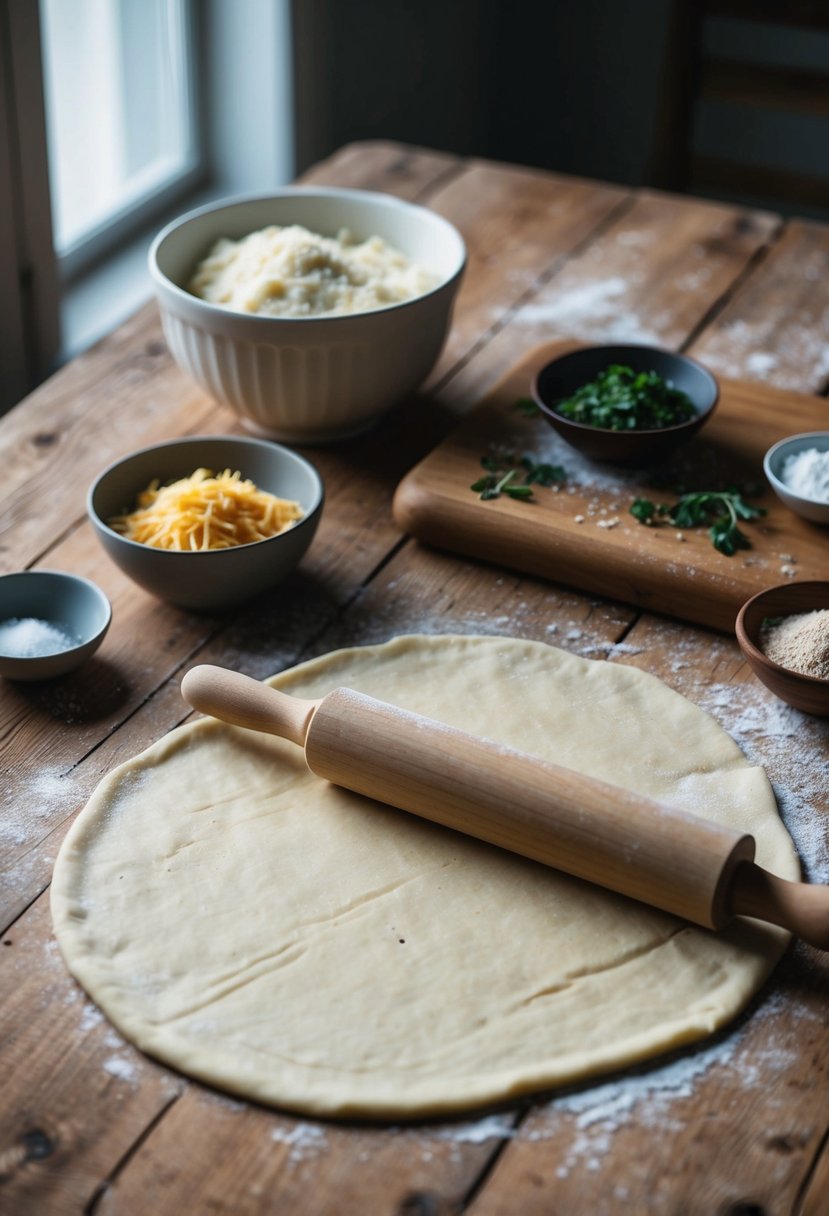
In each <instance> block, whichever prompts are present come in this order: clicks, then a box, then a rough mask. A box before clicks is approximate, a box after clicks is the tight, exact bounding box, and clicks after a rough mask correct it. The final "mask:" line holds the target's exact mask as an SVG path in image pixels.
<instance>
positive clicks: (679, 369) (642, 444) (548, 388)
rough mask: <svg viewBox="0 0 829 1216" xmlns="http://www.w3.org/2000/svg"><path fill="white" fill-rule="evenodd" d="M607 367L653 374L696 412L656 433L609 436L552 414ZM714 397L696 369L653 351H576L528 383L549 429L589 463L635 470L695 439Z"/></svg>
mask: <svg viewBox="0 0 829 1216" xmlns="http://www.w3.org/2000/svg"><path fill="white" fill-rule="evenodd" d="M613 363H620V364H622V365H623V366H626V367H630V368H632V369H633V371H634V372H651V371H653V372H656V373H657V375H659V376H661V377H662V379H663V380H665V381H667V382H668V383H669V384H672V385H673V386H674V388H677V389H680V390H681V391H682V392H683V393H686V394H687V396H688V397H689V399H690V401H691V403H692V404H693V406H694V410H695V411H696V412H695V414H694V416H693V417H692V418H689V419H688V421H687V422H680V423H678V424H677V425H676V426H666V427H662V428H660V429H659V430H640V431H611V430H605V429H604V428H603V427H596V426H587V425H586V424H585V423H583V422H574V421H573V420H572V419H570V418H565V417H564V415H563V414H560V413H559V412H558V411H557V409H556V405H557V403H558V402H559V401H562V400H564V399H566V398H567V397H569V396H571V395H572V394H573V393H574V392H575V391H576V389H578V388H581V387H582V385H584V384H589V383H590V382H591V381H592V380H595V379H596V377H597V376H598V375H599V374H600V373H601V372H603V371H605V370H606V368H608V367H610V366H611V364H613ZM719 395H720V390H719V385H718V384H717V381H716V379H715V378H714V376H712V374H711V372H709V371H708V369H707V368H705V367H703V366H702V364H700V363H697V362H696V360H694V359H689V358H688V356H687V355H678V354H676V353H675V352H674V351H670V350H662V349H661V348H659V347H656V346H638V345H624V346H584V347H580V348H579V349H577V350H573V351H570V352H569V353H568V354H566V355H559V357H558V358H557V359H553V360H552V362H550V363H547V364H546V365H545V366H544V367H542V369H541V371H540V372H539V373H538V375H537V376H536V378H535V382H534V384H533V397H534V398H535V401H536V404H537V405H538V406H539V408H540V409H541V412H542V414H543V415H544V417H545V418H546V419H547V421H548V422H549V424H550V426H552V427H553V429H554V430H556V431H558V433H559V435H561V437H562V438H563V439H566V441H567V442H568V443H569V444H571V445H572V446H573V447H574V448H577V449H578V450H579V451H580V452H581V453H582V454H583V455H584V456H586V457H587V458H588V459H589V460H597V461H603V462H606V463H608V464H617V465H627V466H631V467H639V468H642V467H645V466H646V465H652V464H656V463H658V462H659V461H662V460H664V459H666V457H668V456H670V454H671V452H673V451H674V449H675V448H677V447H679V445H680V444H682V443H686V442H687V441H688V440H689V439H690V438H691V437H692V436H693V435H695V434H696V433H697V431H698V430H699V429H700V427H702V426H704V425H705V423H706V422H707V421H708V419H709V418H710V417H711V415H712V414H713V412H714V408H715V406H716V404H717V401H718V399H719Z"/></svg>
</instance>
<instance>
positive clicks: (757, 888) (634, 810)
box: [181, 665, 829, 950]
mask: <svg viewBox="0 0 829 1216" xmlns="http://www.w3.org/2000/svg"><path fill="white" fill-rule="evenodd" d="M181 693H182V696H183V697H184V699H185V701H187V703H188V704H189V705H192V707H193V708H194V709H198V710H201V711H202V712H203V713H206V714H210V715H212V716H213V717H215V718H221V719H222V720H223V721H225V722H230V723H233V724H234V725H236V726H245V727H249V728H250V729H252V730H260V731H266V732H268V733H269V734H273V735H280V736H282V737H283V738H285V739H290V740H291V741H292V742H293V743H297V744H299V746H300V747H304V748H305V758H306V761H307V763H308V767H309V768H310V769H311V771H312V772H313V773H315V774H316V775H317V776H319V777H324V778H325V779H326V780H328V781H332V782H334V783H335V784H336V785H341V786H344V787H345V788H346V789H349V790H354V791H356V792H357V793H358V794H364V795H365V796H366V797H368V798H374V799H377V800H378V801H380V802H385V803H388V804H390V805H391V806H395V807H399V808H400V809H402V810H405V811H411V812H413V813H414V814H416V815H421V816H423V817H424V818H426V819H431V820H433V821H434V822H435V823H440V824H443V825H444V826H445V827H449V828H454V829H455V830H456V831H459V832H465V833H466V834H467V835H469V836H474V837H476V838H477V839H479V840H486V841H488V842H489V843H490V844H495V845H499V846H500V847H501V848H504V849H509V850H511V851H512V852H513V853H520V854H521V855H522V856H524V857H530V858H532V859H533V860H534V861H540V862H543V863H544V864H545V865H549V866H553V867H554V868H555V869H557V870H562V871H564V872H565V873H566V874H573V875H575V876H576V877H578V878H584V879H587V880H588V881H589V882H593V883H597V884H598V885H599V886H601V887H607V888H609V889H610V890H612V891H618V892H619V893H620V894H622V895H628V896H630V897H631V898H632V899H638V900H641V901H642V902H643V903H646V904H650V905H652V906H653V907H656V908H662V909H663V911H665V912H671V913H673V914H674V915H675V916H681V917H684V918H685V919H687V920H690V921H694V922H695V923H696V924H698V925H703V926H705V927H706V928H710V929H721V928H723V927H724V926H725V925H726V924H728V922H729V920H730V919H731V918H732V917H733V916H753V917H757V918H758V919H760V920H764V921H770V922H771V923H772V924H775V925H780V926H782V927H783V928H784V929H788V930H790V931H791V932H792V933H794V934H796V935H797V936H798V937H801V938H803V939H804V941H807V942H809V943H811V944H812V945H813V946H817V947H818V948H819V949H821V950H827V949H829V886H817V885H814V886H811V885H809V884H806V883H798V882H787V881H786V880H785V879H782V878H777V877H776V876H774V875H773V874H769V873H768V871H766V870H763V869H761V867H760V866H758V865H756V864H755V863H754V861H753V858H754V838H753V837H752V836H749V835H746V834H745V833H742V832H739V831H735V830H734V829H732V828H728V827H723V826H721V825H719V824H716V823H709V822H708V821H707V820H705V819H698V818H697V817H696V816H694V815H689V814H687V813H686V812H684V811H680V810H676V809H675V808H673V807H668V806H665V805H664V804H662V803H659V802H654V801H653V800H651V799H649V798H646V797H643V796H642V795H640V794H634V793H631V792H630V791H628V790H624V789H620V788H618V787H617V786H614V785H609V784H607V783H606V782H604V781H597V780H595V779H594V778H592V777H587V776H584V775H583V774H581V773H576V772H573V771H572V770H571V769H566V768H562V767H560V766H559V765H557V764H552V763H549V762H548V761H546V760H539V759H536V758H535V757H533V756H529V755H526V754H524V753H523V752H519V751H516V750H515V749H514V748H511V747H505V746H502V745H501V744H498V743H494V742H492V741H491V740H485V739H478V738H475V737H474V736H472V735H469V734H466V733H465V732H464V731H461V730H457V729H455V728H454V727H451V726H445V725H443V724H442V723H440V722H435V721H433V720H432V719H430V718H425V717H423V716H422V715H420V714H414V713H409V712H408V711H406V710H402V709H398V708H396V707H395V706H392V705H387V704H385V703H384V702H383V701H377V700H375V699H374V698H373V697H368V696H365V695H363V694H362V693H358V692H354V691H352V690H351V689H348V688H338V689H335V690H334V692H331V693H329V694H328V696H326V697H323V698H322V699H321V700H319V701H304V700H300V699H298V698H296V697H291V696H288V695H286V694H285V693H282V692H278V691H277V690H276V689H274V688H270V687H269V686H268V685H266V684H260V683H259V681H257V680H253V679H251V678H250V677H249V676H243V675H241V674H239V673H238V672H233V671H228V670H226V669H225V668H222V667H213V666H209V665H203V666H199V667H193V668H191V670H190V671H188V672H187V674H186V675H185V677H184V679H183V680H182V684H181Z"/></svg>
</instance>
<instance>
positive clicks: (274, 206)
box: [149, 187, 466, 443]
mask: <svg viewBox="0 0 829 1216" xmlns="http://www.w3.org/2000/svg"><path fill="white" fill-rule="evenodd" d="M270 224H276V225H288V224H301V225H303V226H304V227H305V228H308V229H309V230H310V231H311V232H316V233H320V234H322V235H323V236H336V235H337V233H338V232H339V231H340V230H341V229H342V228H347V229H349V230H350V231H351V232H352V233H353V235H354V237H355V239H357V240H365V239H367V238H368V237H370V236H379V237H382V239H383V240H384V241H387V242H388V244H390V245H392V246H394V247H395V248H397V249H399V250H400V251H401V253H404V254H405V255H406V257H408V258H409V259H410V260H411V261H413V262H416V263H417V264H418V265H420V266H422V267H424V268H425V269H427V270H431V271H433V272H434V273H435V274H436V275H437V276H438V284H437V286H436V287H434V288H433V289H432V290H431V291H428V292H426V293H425V294H424V295H421V296H417V297H415V298H414V299H412V300H407V301H405V302H403V303H400V304H394V305H391V306H389V307H388V308H380V309H376V310H374V311H372V312H364V313H350V314H347V315H343V316H319V317H315V316H311V317H298V318H290V317H270V316H258V315H256V314H252V313H244V312H236V311H232V310H231V309H228V308H225V307H222V306H221V305H218V304H210V303H208V302H207V301H206V300H202V299H200V298H199V297H198V296H195V295H193V294H192V293H191V292H189V291H188V290H187V289H186V284H187V283H188V282H189V281H190V279H191V277H192V275H193V273H194V271H195V269H196V266H197V264H198V263H199V262H200V261H201V259H202V258H204V257H205V256H206V254H207V253H208V252H209V250H210V249H211V248H212V246H213V245H214V244H215V242H216V241H217V240H219V238H220V237H228V238H231V239H234V240H238V239H240V238H241V237H244V236H247V235H248V234H249V233H251V232H256V231H259V230H260V229H262V228H265V227H267V226H268V225H270ZM465 262H466V250H465V246H464V243H463V239H462V238H461V235H460V233H459V232H458V231H457V229H456V228H454V227H453V225H452V224H450V223H449V222H448V220H445V219H443V217H442V216H440V215H438V214H437V213H436V212H434V211H429V210H428V209H427V208H426V207H418V206H416V205H415V204H413V203H407V202H402V201H401V200H400V199H397V198H393V197H392V196H391V195H386V194H376V193H371V192H369V191H364V190H337V189H325V188H321V187H309V188H300V187H294V188H290V189H285V190H280V191H278V192H276V193H275V194H272V195H268V196H266V197H255V198H240V199H231V200H225V201H224V202H220V203H211V204H210V205H208V206H206V207H200V208H199V209H198V210H196V211H191V212H190V213H189V214H187V215H184V216H182V217H181V218H180V219H177V220H175V221H174V222H173V223H172V224H169V225H168V226H167V227H166V228H165V229H163V231H162V232H161V233H159V235H158V236H157V237H156V239H155V241H154V242H153V245H152V248H151V249H150V254H149V264H150V273H151V275H152V278H153V281H154V283H155V291H156V296H157V298H158V303H159V308H160V310H161V322H162V326H163V328H164V335H165V337H166V339H167V343H168V345H169V347H170V351H171V353H172V355H173V358H174V359H175V360H176V362H177V363H178V364H179V366H180V367H182V368H183V369H184V371H186V372H188V373H189V374H190V375H191V376H193V377H194V379H195V380H197V381H198V383H199V384H200V385H201V386H202V388H204V389H205V390H206V391H207V392H208V393H210V394H211V396H213V397H215V398H216V399H217V400H218V401H222V402H224V403H225V404H226V405H229V406H231V407H232V408H233V409H234V410H235V411H236V412H237V413H238V415H239V417H240V418H241V421H242V422H243V424H244V425H245V426H247V427H248V428H249V429H251V430H253V431H255V432H256V433H259V434H265V435H267V436H269V437H271V438H274V439H281V440H284V441H285V442H288V443H314V442H325V441H328V440H332V439H339V438H343V437H344V436H346V435H353V434H357V433H358V432H359V431H362V430H365V429H366V428H367V427H369V426H371V425H372V424H373V423H374V422H376V420H377V419H378V418H379V417H380V416H381V415H382V414H383V413H385V412H386V410H388V409H389V408H390V407H391V406H392V405H394V403H395V402H397V401H399V400H400V399H402V398H403V397H405V396H406V395H407V394H408V393H411V392H412V391H414V389H415V388H417V386H418V385H419V384H420V383H421V382H422V381H423V380H425V378H426V376H427V375H428V374H429V372H430V371H431V369H432V367H433V366H434V364H435V362H436V360H437V357H438V355H439V354H440V351H441V349H442V347H443V344H444V341H445V340H446V335H447V333H448V330H449V324H450V321H451V315H452V307H453V304H454V300H455V296H456V294H457V290H458V286H459V284H460V280H461V275H462V274H463V270H464V265H465Z"/></svg>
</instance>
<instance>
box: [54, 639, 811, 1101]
mask: <svg viewBox="0 0 829 1216" xmlns="http://www.w3.org/2000/svg"><path fill="white" fill-rule="evenodd" d="M271 682H272V683H273V684H274V685H276V686H278V687H279V688H282V689H285V690H287V691H289V692H292V693H295V694H296V695H298V696H303V697H317V696H321V695H323V694H324V693H326V692H328V691H330V690H331V689H332V688H334V687H337V686H339V685H346V686H350V687H353V688H356V689H359V690H360V691H362V692H366V693H369V694H371V695H373V696H375V697H379V698H381V699H384V700H387V701H391V702H394V703H396V704H399V705H402V706H404V707H405V708H408V709H412V710H415V711H417V712H420V713H425V714H428V715H430V716H432V717H435V718H440V719H442V720H443V721H445V722H448V723H450V724H451V725H455V726H460V727H462V728H463V729H465V730H468V731H472V732H473V733H475V734H480V735H485V736H489V737H491V738H493V739H496V740H499V741H501V742H503V743H506V744H510V745H512V746H515V747H519V748H522V749H523V750H525V751H529V752H532V753H534V754H536V755H538V756H542V757H545V758H547V759H550V760H553V761H555V762H557V763H559V764H563V765H567V766H569V767H571V768H574V769H579V770H582V771H585V772H589V773H591V774H593V775H594V776H597V777H600V778H602V779H603V780H605V781H611V782H615V783H617V784H619V785H624V786H626V787H628V788H629V789H633V790H638V791H641V792H642V793H646V794H648V795H650V796H652V797H655V798H657V799H662V800H664V801H667V802H672V803H674V804H675V805H677V806H679V807H682V808H684V809H686V810H689V811H692V812H694V813H696V814H699V815H702V816H706V817H709V818H711V819H715V820H718V821H721V822H726V823H729V824H733V825H735V826H738V827H740V828H742V829H744V830H746V831H750V832H752V833H753V834H754V835H755V836H756V839H757V857H758V861H759V862H760V863H761V864H762V865H764V866H766V867H767V868H768V869H770V870H772V871H773V872H774V873H776V874H778V875H780V876H781V877H784V878H797V877H798V876H799V867H798V863H797V858H796V856H795V853H794V850H793V848H792V844H791V841H790V839H789V837H788V835H787V833H786V831H785V829H784V827H783V825H782V823H781V822H780V819H779V818H778V815H777V808H776V805H775V800H774V796H773V794H772V791H771V787H770V785H769V783H768V781H767V779H766V777H765V774H764V773H763V772H762V770H761V769H758V768H754V767H751V766H750V765H749V763H748V761H747V760H746V759H745V757H744V756H743V755H742V753H741V751H740V750H739V748H738V747H737V746H736V744H735V743H734V742H733V741H732V740H731V739H730V738H729V737H728V735H727V734H726V733H725V732H724V731H723V730H722V729H721V728H720V727H719V726H718V725H717V724H716V723H715V722H714V721H713V719H711V718H710V717H709V716H708V715H707V714H705V713H703V712H702V710H700V709H698V708H697V707H696V706H694V705H693V704H691V703H690V702H688V701H686V700H685V699H684V698H683V697H681V696H679V695H678V694H677V693H674V692H673V691H671V690H670V689H669V688H667V687H666V686H665V685H664V684H662V683H661V681H659V680H657V679H656V678H654V677H653V676H649V675H647V674H645V673H643V672H641V671H638V670H636V669H634V668H631V667H625V666H623V665H621V664H615V663H608V662H597V661H591V660H586V659H580V658H576V657H574V656H573V655H570V654H567V653H565V652H564V651H561V650H556V649H554V648H552V647H550V646H546V645H544V644H542V643H538V642H528V641H520V640H514V639H509V638H501V637H465V636H453V637H430V636H423V637H420V636H415V637H400V638H396V639H395V640H393V641H391V642H388V643H386V644H385V645H382V646H369V647H365V648H360V649H353V650H343V651H337V652H335V653H333V654H329V655H326V656H324V657H323V658H320V659H315V660H313V661H312V662H309V663H304V664H302V665H301V666H299V667H296V668H294V669H292V670H291V671H287V672H284V673H283V674H281V675H279V676H277V677H275V678H274V679H273V680H272V681H271ZM52 912H53V918H54V924H55V931H56V933H57V937H58V941H59V944H60V947H61V950H62V951H63V955H64V957H65V959H66V962H67V964H68V966H69V968H70V970H71V971H72V973H73V974H74V975H75V976H76V977H77V979H78V980H79V981H80V982H81V984H83V986H84V987H85V988H86V990H87V991H88V992H89V994H90V995H91V996H92V998H93V999H94V1000H95V1001H96V1002H97V1004H98V1005H99V1006H100V1007H101V1009H103V1010H104V1012H105V1013H106V1014H107V1015H108V1016H109V1017H110V1018H111V1019H112V1021H113V1022H114V1023H115V1024H116V1026H118V1028H119V1029H120V1030H121V1031H122V1032H123V1033H124V1034H125V1035H126V1036H127V1037H128V1038H129V1039H131V1040H132V1041H133V1042H134V1043H136V1044H137V1045H138V1046H139V1047H140V1048H142V1049H143V1050H144V1051H147V1052H149V1053H150V1054H151V1055H153V1056H155V1057H157V1058H158V1059H160V1060H163V1061H166V1062H167V1063H168V1064H170V1065H172V1066H173V1067H175V1068H177V1069H180V1070H181V1071H182V1072H185V1073H188V1074H190V1075H191V1076H193V1077H197V1078H199V1079H201V1080H203V1081H207V1082H209V1083H211V1084H213V1085H216V1086H219V1087H221V1088H223V1089H226V1090H230V1091H232V1092H234V1093H236V1094H240V1095H242V1096H245V1097H249V1098H254V1099H256V1100H258V1101H261V1102H267V1103H271V1104H273V1105H277V1106H282V1107H287V1108H291V1109H293V1110H295V1111H301V1112H304V1113H307V1114H317V1115H321V1114H322V1115H338V1116H346V1115H352V1116H363V1117H383V1118H386V1117H389V1118H394V1119H398V1118H402V1117H407V1116H411V1117H416V1116H424V1115H436V1114H441V1113H447V1112H452V1111H460V1110H464V1109H469V1108H473V1107H475V1106H478V1105H481V1104H484V1103H489V1102H495V1101H503V1100H505V1099H508V1098H510V1097H512V1096H514V1095H517V1094H522V1093H526V1092H528V1091H537V1090H543V1089H547V1088H550V1087H554V1086H558V1085H563V1084H565V1083H566V1084H571V1083H573V1082H574V1081H578V1080H579V1079H581V1078H585V1077H589V1076H593V1075H595V1074H597V1073H602V1072H606V1071H609V1070H612V1069H617V1068H620V1067H622V1066H624V1065H626V1064H630V1063H632V1062H634V1061H637V1060H642V1059H644V1058H647V1057H650V1056H654V1055H657V1054H659V1053H660V1052H664V1051H667V1050H669V1049H671V1048H676V1047H678V1046H679V1045H680V1044H683V1043H689V1042H692V1041H693V1040H695V1039H699V1038H700V1037H702V1036H704V1035H706V1034H709V1033H710V1032H711V1031H713V1030H715V1029H716V1028H717V1027H719V1026H722V1025H723V1023H725V1022H727V1021H728V1020H729V1019H730V1018H732V1017H733V1016H734V1015H735V1014H736V1013H738V1012H739V1011H740V1010H741V1009H742V1008H743V1007H744V1005H745V1004H746V1002H747V1001H748V1000H749V998H750V997H751V996H752V995H753V994H754V993H755V992H756V990H757V988H758V987H759V986H760V984H761V983H762V982H763V980H764V979H765V977H766V976H767V975H768V973H769V971H770V969H771V967H772V966H773V965H774V963H775V961H776V960H777V958H778V957H779V955H780V953H781V951H782V950H783V948H784V946H785V944H786V942H787V940H788V937H787V935H786V934H785V933H784V932H782V931H780V930H777V929H773V928H771V927H769V926H765V925H760V924H758V923H756V922H749V921H743V922H740V923H737V924H735V925H734V926H733V927H731V928H730V929H729V930H728V931H727V932H724V933H720V934H715V933H712V932H709V931H707V930H704V929H698V928H695V927H693V926H690V925H688V924H686V923H685V922H682V921H679V920H677V919H675V918H674V917H671V916H669V915H667V914H665V913H661V912H658V911H654V910H652V909H650V908H647V907H645V906H643V905H641V904H637V903H635V902H633V901H630V900H627V899H625V898H623V897H621V896H617V895H613V894H611V893H609V892H606V891H603V890H600V889H599V888H597V887H593V886H591V885H589V884H586V883H583V882H580V881H579V880H577V879H572V878H568V877H567V876H565V875H563V874H560V873H558V872H556V871H553V870H550V869H545V868H544V867H542V866H540V865H537V864H535V863H533V862H529V861H525V860H523V859H521V858H517V857H514V856H512V855H510V854H507V853H504V852H501V851H499V850H497V849H495V848H493V847H491V846H488V845H485V844H482V843H479V842H477V841H474V840H471V839H469V838H467V837H464V836H461V835H459V834H457V833H454V832H450V831H448V830H446V829H444V828H440V827H437V826H435V825H433V824H431V823H427V822H426V821H424V820H420V819H417V818H415V817H413V816H410V815H406V814H404V813H402V812H400V811H396V810H392V809H390V808H387V807H385V806H382V805H380V804H378V803H375V802H371V801H369V800H367V799H364V798H361V797H359V796H357V795H355V794H349V793H347V792H345V791H343V790H340V789H337V788H335V787H334V786H331V785H328V784H327V783H326V782H324V781H321V780H320V779H319V778H316V777H314V776H312V775H311V774H310V773H309V772H308V771H307V769H306V767H305V763H304V759H303V756H302V753H301V752H300V750H299V749H298V748H297V747H295V746H294V745H293V744H290V743H286V742H284V741H283V740H280V739H276V738H272V737H270V736H265V735H258V734H256V733H254V732H251V731H245V730H241V729H237V728H234V727H229V726H225V725H223V724H221V723H218V722H216V721H214V720H212V719H204V720H200V721H197V722H194V723H191V724H188V725H185V726H182V727H180V728H178V729H177V730H174V731H172V732H171V734H169V735H167V736H166V738H164V739H162V740H160V741H159V742H158V743H156V744H155V745H154V746H152V747H150V748H149V749H148V750H147V751H145V752H144V753H143V754H142V755H140V756H138V757H136V758H135V759H134V760H131V761H130V762H128V763H127V764H124V765H122V766H121V767H120V768H118V769H116V770H115V771H114V772H113V773H111V774H110V775H109V776H108V777H107V778H106V779H105V780H104V781H103V782H102V783H101V785H100V786H99V787H98V789H97V790H96V791H95V793H94V794H93V796H92V798H91V800H90V802H89V804H88V805H87V806H86V808H85V809H84V810H83V812H82V813H81V814H80V816H79V817H78V819H77V821H76V823H75V824H74V825H73V827H72V829H71V831H70V833H69V835H68V836H67V838H66V841H65V843H64V845H63V848H62V849H61V852H60V856H59V857H58V860H57V864H56V867H55V875H54V882H53V885H52Z"/></svg>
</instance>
